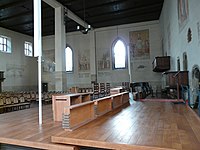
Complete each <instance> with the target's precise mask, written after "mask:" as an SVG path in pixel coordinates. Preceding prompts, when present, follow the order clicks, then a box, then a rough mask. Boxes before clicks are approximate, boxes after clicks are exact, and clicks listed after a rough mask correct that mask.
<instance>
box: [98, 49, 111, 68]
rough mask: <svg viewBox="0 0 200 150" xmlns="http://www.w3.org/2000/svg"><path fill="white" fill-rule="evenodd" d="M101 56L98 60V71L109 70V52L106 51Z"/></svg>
mask: <svg viewBox="0 0 200 150" xmlns="http://www.w3.org/2000/svg"><path fill="white" fill-rule="evenodd" d="M102 55H103V56H102V57H100V59H99V60H98V70H108V69H110V52H109V51H107V52H105V53H103V54H102Z"/></svg>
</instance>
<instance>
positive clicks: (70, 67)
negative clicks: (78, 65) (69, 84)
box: [65, 46, 73, 72]
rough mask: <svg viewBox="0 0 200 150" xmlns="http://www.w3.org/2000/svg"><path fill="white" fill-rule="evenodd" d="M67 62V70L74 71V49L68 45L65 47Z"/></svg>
mask: <svg viewBox="0 0 200 150" xmlns="http://www.w3.org/2000/svg"><path fill="white" fill-rule="evenodd" d="M65 62H66V71H67V72H72V71H73V51H72V49H71V48H70V47H69V46H67V48H66V49H65Z"/></svg>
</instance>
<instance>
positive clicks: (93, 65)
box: [89, 30, 97, 81]
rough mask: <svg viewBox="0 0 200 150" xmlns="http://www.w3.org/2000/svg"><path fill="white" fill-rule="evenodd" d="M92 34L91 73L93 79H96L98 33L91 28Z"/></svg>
mask: <svg viewBox="0 0 200 150" xmlns="http://www.w3.org/2000/svg"><path fill="white" fill-rule="evenodd" d="M89 34H90V74H91V81H96V80H97V79H96V71H97V70H96V69H97V68H96V67H97V66H96V35H95V31H94V30H91V31H90V32H89Z"/></svg>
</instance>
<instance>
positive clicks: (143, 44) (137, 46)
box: [129, 29, 150, 60]
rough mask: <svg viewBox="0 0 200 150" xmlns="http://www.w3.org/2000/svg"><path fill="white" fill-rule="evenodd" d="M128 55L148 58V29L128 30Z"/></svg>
mask: <svg viewBox="0 0 200 150" xmlns="http://www.w3.org/2000/svg"><path fill="white" fill-rule="evenodd" d="M129 42H130V56H131V60H133V59H135V58H136V59H137V58H139V59H149V57H150V45H149V30H148V29H147V30H140V31H131V32H129Z"/></svg>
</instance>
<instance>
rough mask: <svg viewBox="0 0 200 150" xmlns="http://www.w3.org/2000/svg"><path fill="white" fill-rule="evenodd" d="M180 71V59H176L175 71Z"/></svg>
mask: <svg viewBox="0 0 200 150" xmlns="http://www.w3.org/2000/svg"><path fill="white" fill-rule="evenodd" d="M180 70H181V64H180V58H179V57H177V71H180Z"/></svg>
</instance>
